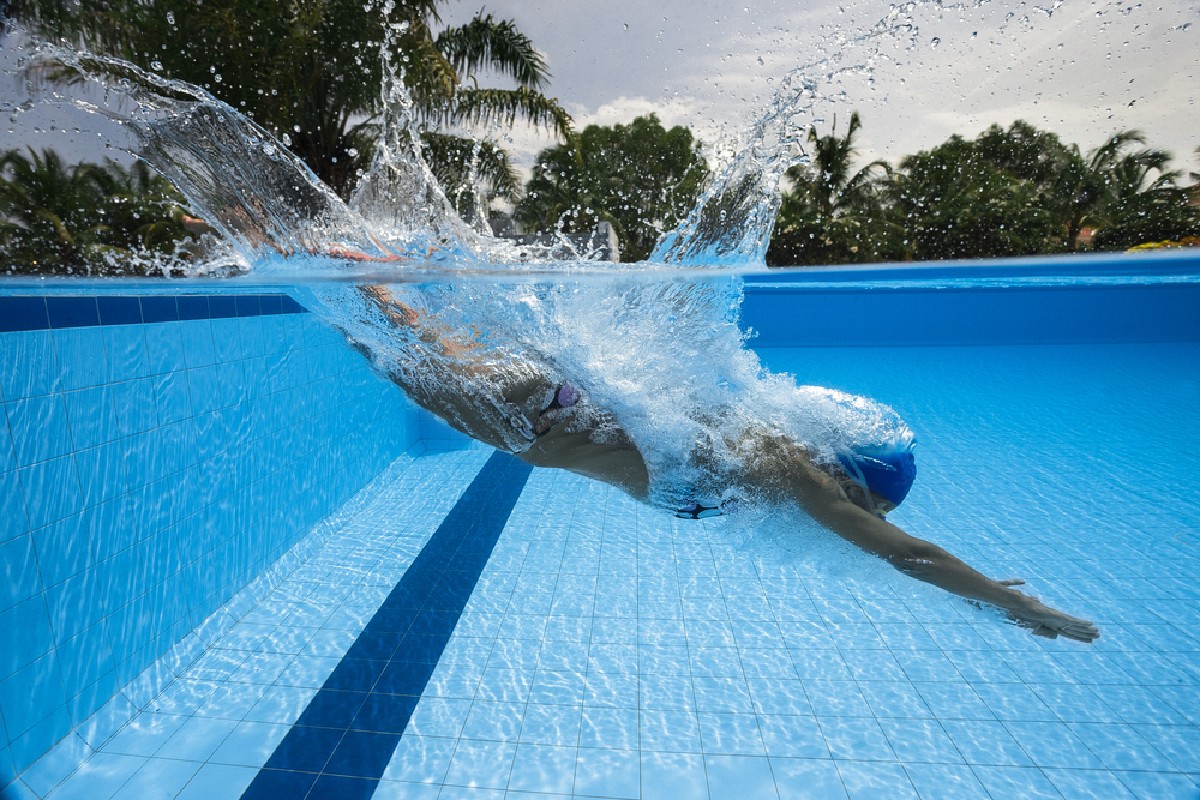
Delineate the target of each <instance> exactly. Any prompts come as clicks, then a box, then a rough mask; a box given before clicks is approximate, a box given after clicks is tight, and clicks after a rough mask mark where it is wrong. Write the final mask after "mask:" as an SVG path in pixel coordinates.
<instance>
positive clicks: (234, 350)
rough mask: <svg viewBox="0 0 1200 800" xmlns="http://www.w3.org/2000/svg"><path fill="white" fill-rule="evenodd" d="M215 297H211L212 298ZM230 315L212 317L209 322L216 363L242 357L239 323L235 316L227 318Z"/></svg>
mask: <svg viewBox="0 0 1200 800" xmlns="http://www.w3.org/2000/svg"><path fill="white" fill-rule="evenodd" d="M215 299H216V298H213V300H215ZM210 302H211V301H210ZM231 316H232V315H224V317H223V318H216V319H213V320H212V322H210V323H209V325H210V328H211V330H212V342H213V355H214V360H215V362H216V363H218V364H222V363H225V362H227V361H235V360H238V359H241V358H244V352H243V348H242V343H241V341H240V339H239V337H240V334H241V325H240V323H239V322H238V320H237V319H236V318H232V319H231V318H228V317H231Z"/></svg>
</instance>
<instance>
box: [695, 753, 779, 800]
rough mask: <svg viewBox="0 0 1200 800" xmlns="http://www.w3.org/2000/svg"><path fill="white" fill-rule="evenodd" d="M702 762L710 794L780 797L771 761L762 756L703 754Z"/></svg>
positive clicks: (715, 795) (763, 798) (712, 795)
mask: <svg viewBox="0 0 1200 800" xmlns="http://www.w3.org/2000/svg"><path fill="white" fill-rule="evenodd" d="M704 763H705V767H706V769H707V773H708V791H709V794H710V796H711V797H729V798H734V797H754V798H761V800H771V798H778V797H779V793H778V792H777V791H776V788H775V778H774V775H773V774H772V773H771V764H770V762H769V761H768V760H767V759H766V758H764V757H753V756H714V755H706V756H705V757H704Z"/></svg>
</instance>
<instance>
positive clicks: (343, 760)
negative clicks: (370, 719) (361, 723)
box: [323, 731, 400, 780]
mask: <svg viewBox="0 0 1200 800" xmlns="http://www.w3.org/2000/svg"><path fill="white" fill-rule="evenodd" d="M399 741H400V734H398V733H368V732H366V731H347V732H346V734H345V736H343V737H342V740H341V741H340V742H339V743H338V746H337V748H336V749H335V750H334V751H333V755H332V756H331V757H330V759H329V762H328V763H326V764H325V767H324V770H323V771H324V772H326V773H328V774H331V775H344V776H348V777H354V778H371V779H373V780H378V779H379V777H380V776H381V775H383V771H384V770H385V769H386V768H387V765H388V762H389V761H390V760H391V758H392V753H393V752H394V751H395V750H396V744H397V743H398V742H399Z"/></svg>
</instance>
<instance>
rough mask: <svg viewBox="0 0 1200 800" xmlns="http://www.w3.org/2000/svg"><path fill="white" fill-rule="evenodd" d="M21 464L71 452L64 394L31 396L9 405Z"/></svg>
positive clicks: (9, 419) (14, 446)
mask: <svg viewBox="0 0 1200 800" xmlns="http://www.w3.org/2000/svg"><path fill="white" fill-rule="evenodd" d="M4 410H5V413H6V414H7V416H8V427H9V431H10V432H11V433H12V442H13V452H14V455H16V458H17V465H18V466H21V467H25V466H28V465H30V464H36V463H37V462H39V461H45V460H47V459H50V458H57V457H59V456H64V455H66V454H67V453H70V452H71V433H70V427H69V423H68V420H67V409H66V406H65V405H64V404H63V400H62V396H61V395H58V394H51V395H46V396H44V397H30V398H27V399H25V400H16V401H13V402H10V403H7V404H5V407H4Z"/></svg>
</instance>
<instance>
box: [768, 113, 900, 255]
mask: <svg viewBox="0 0 1200 800" xmlns="http://www.w3.org/2000/svg"><path fill="white" fill-rule="evenodd" d="M836 128H837V122H836V121H835V122H834V131H833V132H831V133H830V134H829V135H827V136H819V135H818V134H817V130H816V128H815V127H814V128H812V129H810V130H809V133H808V142H809V144H810V145H811V147H812V156H811V160H809V161H808V163H805V164H801V165H798V166H794V167H792V168H791V169H789V170H788V171H787V178H788V180H789V181H790V182H791V184H792V190H791V191H789V192H786V193H785V194H784V196H783V202H782V205H781V206H780V211H779V218H778V222H777V223H776V227H775V235H774V237H773V238H772V243H771V252H769V253H768V260H769V262H770V263H774V264H784V263H792V264H800V263H806V264H814V263H838V262H853V261H863V260H868V259H869V258H870V257H871V255H872V252H873V251H874V250H875V247H874V245H872V244H871V242H872V241H873V240H874V239H875V238H876V237H877V235H878V234H879V233H880V232H879V231H878V230H876V228H877V226H879V225H882V224H883V223H882V215H881V214H879V213H876V212H878V211H879V208H880V204H879V198H878V191H877V190H878V186H879V182H880V180H881V179H882V178H886V176H887V175H889V174H890V168H889V167H888V165H887V164H886V163H885V162H883V161H873V162H871V163H870V164H867V165H866V166H865V167H863V168H861V169H859V170H857V171H852V167H853V163H854V158H855V156H856V155H857V154H858V149H857V147H856V146H855V142H854V139H855V136H856V135H857V133H858V131H859V130H860V129H861V128H862V120H861V118H860V117H859V115H858V112H857V111H856V112H854V113H852V114H851V115H850V124H849V126H847V128H846V134H845V135H844V136H841V137H839V136H838V135H837V133H836Z"/></svg>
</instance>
